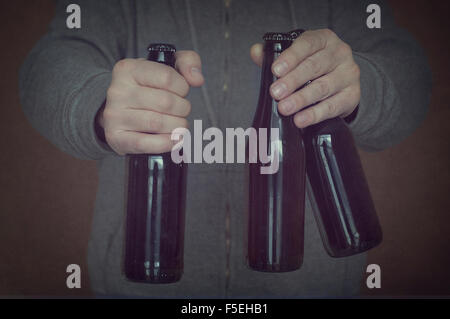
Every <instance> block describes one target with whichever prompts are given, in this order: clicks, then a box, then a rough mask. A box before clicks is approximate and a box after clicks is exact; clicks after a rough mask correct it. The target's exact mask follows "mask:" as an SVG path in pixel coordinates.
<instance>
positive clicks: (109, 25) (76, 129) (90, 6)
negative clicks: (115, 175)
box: [19, 0, 128, 159]
mask: <svg viewBox="0 0 450 319" xmlns="http://www.w3.org/2000/svg"><path fill="white" fill-rule="evenodd" d="M69 3H70V1H57V5H56V15H55V18H54V19H53V21H52V23H51V25H50V30H49V32H48V33H47V34H46V35H45V36H44V37H43V38H42V39H41V40H40V41H39V43H38V44H37V45H36V46H35V47H34V49H33V50H32V51H31V53H30V54H29V55H28V57H27V59H26V60H25V62H24V64H23V65H22V67H21V70H20V84H19V85H20V98H21V103H22V106H23V110H24V113H25V115H26V116H27V118H28V119H29V121H30V122H31V123H32V125H33V126H34V127H35V128H36V129H37V130H38V131H39V132H40V133H41V134H42V135H44V136H45V137H46V138H47V139H48V140H50V141H51V142H52V143H53V144H54V145H56V146H57V147H58V148H60V149H61V150H62V151H64V152H67V153H69V154H71V155H73V156H76V157H78V158H82V159H100V158H101V157H102V156H104V155H105V154H109V153H110V152H111V150H110V148H109V147H108V146H107V145H106V144H104V143H103V142H102V141H100V140H99V139H98V137H97V135H96V133H95V129H94V123H95V116H96V114H97V112H98V110H99V109H100V108H101V106H102V105H103V103H104V101H105V98H106V92H107V89H108V87H109V85H110V82H111V71H112V69H113V66H114V64H115V62H117V61H118V60H120V59H121V58H122V57H123V56H124V55H125V54H126V48H125V47H124V45H126V43H127V38H126V32H127V28H128V25H127V21H126V18H125V11H124V9H125V8H122V6H121V4H120V3H119V1H116V0H111V1H107V2H106V1H89V0H86V1H78V4H79V5H80V6H81V29H73V30H70V29H68V28H67V27H66V19H67V17H68V15H69V14H68V13H66V7H67V6H68V5H69Z"/></svg>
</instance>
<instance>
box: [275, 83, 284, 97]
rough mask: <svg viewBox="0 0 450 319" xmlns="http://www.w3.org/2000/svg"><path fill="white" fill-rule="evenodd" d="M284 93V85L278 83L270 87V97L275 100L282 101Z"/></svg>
mask: <svg viewBox="0 0 450 319" xmlns="http://www.w3.org/2000/svg"><path fill="white" fill-rule="evenodd" d="M286 91H287V87H286V85H285V84H284V83H278V84H277V85H275V86H274V87H272V95H273V97H274V98H276V99H282V98H283V96H284V93H286Z"/></svg>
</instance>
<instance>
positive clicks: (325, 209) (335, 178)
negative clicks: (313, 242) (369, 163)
mask: <svg viewBox="0 0 450 319" xmlns="http://www.w3.org/2000/svg"><path fill="white" fill-rule="evenodd" d="M304 136H305V148H306V167H307V169H306V171H307V175H308V179H309V184H308V193H309V194H310V196H311V197H314V198H315V201H313V210H314V213H315V217H316V221H317V223H318V227H319V230H320V233H321V236H322V240H323V243H324V246H325V249H326V250H327V252H328V254H329V255H330V256H332V257H345V256H351V255H355V254H358V253H361V252H364V251H366V250H369V249H371V248H373V247H375V246H377V245H378V244H379V243H380V242H381V240H382V233H381V227H380V224H379V222H378V217H377V214H376V212H375V207H374V204H373V201H372V198H371V195H370V191H369V187H368V185H367V181H366V178H365V176H364V170H363V167H362V165H361V161H360V158H359V155H358V151H357V150H356V146H355V142H354V140H353V135H352V133H351V131H350V129H349V128H348V126H347V124H346V123H345V121H344V120H343V119H342V118H340V117H337V118H334V119H329V120H326V121H323V122H321V123H318V124H315V125H312V126H310V127H307V128H306V129H305V130H304Z"/></svg>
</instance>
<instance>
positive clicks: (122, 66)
mask: <svg viewBox="0 0 450 319" xmlns="http://www.w3.org/2000/svg"><path fill="white" fill-rule="evenodd" d="M134 67H135V61H134V60H133V59H123V60H120V61H119V62H117V63H116V64H115V65H114V69H113V72H114V73H121V72H131V71H133V70H134Z"/></svg>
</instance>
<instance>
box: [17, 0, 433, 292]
mask: <svg viewBox="0 0 450 319" xmlns="http://www.w3.org/2000/svg"><path fill="white" fill-rule="evenodd" d="M72 2H73V1H58V3H57V10H56V15H55V18H54V19H53V21H52V23H51V26H50V29H49V32H48V33H47V34H46V35H45V36H44V37H43V38H42V39H41V40H40V41H39V43H38V44H37V45H36V47H35V48H34V49H33V50H32V52H31V53H30V54H29V56H28V58H27V59H26V61H25V63H24V64H23V66H22V68H21V71H20V93H21V102H22V105H23V109H24V112H25V114H26V116H27V117H28V119H29V120H30V122H31V123H32V125H33V126H34V127H35V128H36V129H37V130H38V131H39V132H41V134H43V135H44V136H45V137H46V138H47V139H48V140H49V141H51V142H52V143H53V144H55V145H56V146H57V147H58V148H60V149H61V150H62V151H64V152H66V153H69V154H71V155H73V156H76V157H78V158H81V159H90V160H97V161H98V174H99V185H98V192H97V198H96V204H95V214H94V218H93V223H92V233H91V238H90V242H89V249H88V264H89V275H90V280H91V284H92V288H93V290H94V292H96V293H99V294H107V295H121V296H123V295H132V296H150V297H151V296H155V297H186V296H189V297H301V296H349V295H354V294H357V293H358V292H359V288H360V285H361V279H362V278H363V275H364V273H365V270H366V260H365V254H361V255H357V256H353V257H348V258H340V259H333V258H331V257H329V256H328V255H327V254H326V252H325V250H324V248H323V246H322V242H321V239H320V236H319V233H318V229H317V227H316V224H315V221H314V218H313V213H312V211H311V202H310V200H309V199H308V200H307V204H306V212H305V213H306V221H305V254H304V264H303V266H302V268H301V269H300V270H298V271H294V272H290V273H283V274H269V273H259V272H254V271H251V270H249V269H248V268H247V267H246V266H245V251H244V243H245V235H246V232H245V229H244V225H245V210H246V197H245V193H246V184H245V167H244V165H242V164H221V165H219V164H213V165H208V164H191V165H190V166H189V175H188V192H187V211H186V239H185V270H184V275H183V278H182V280H181V281H180V282H179V283H176V284H170V285H148V284H136V283H131V282H128V281H127V280H126V279H125V278H124V276H123V274H122V257H123V255H122V254H123V249H122V248H123V243H124V236H123V235H124V221H125V202H126V195H125V194H126V193H125V189H126V180H125V173H126V158H125V157H121V156H118V155H116V154H115V153H114V152H112V150H111V149H110V148H109V147H108V146H107V145H105V144H103V143H102V142H101V141H100V140H99V139H98V137H97V135H96V133H95V130H94V119H95V115H96V113H97V112H98V110H99V108H100V107H101V106H102V104H103V102H104V100H105V97H106V91H107V88H108V86H109V84H110V81H111V70H112V68H113V66H114V64H115V63H116V62H117V61H118V60H120V59H123V58H136V57H146V47H147V45H148V44H149V43H153V42H167V43H173V44H175V45H176V46H177V48H178V49H185V50H196V51H198V53H199V54H200V55H201V57H202V60H203V72H204V75H205V78H206V85H205V87H204V88H203V89H193V90H191V92H190V94H189V97H188V98H189V100H190V101H191V102H192V105H193V111H192V114H191V115H190V117H189V120H190V121H191V124H192V123H193V120H194V119H201V120H203V126H204V128H206V127H211V126H216V127H219V128H221V129H225V128H227V127H243V128H247V127H250V126H251V120H252V117H253V114H254V112H255V107H256V104H257V98H258V90H259V76H260V70H259V69H258V67H257V66H255V65H254V64H253V63H252V61H251V60H250V57H249V48H250V46H251V44H253V43H256V42H261V36H262V35H263V34H264V33H265V32H267V31H287V30H291V29H293V28H298V27H301V28H304V29H318V28H331V29H332V30H334V31H335V32H336V33H337V34H338V36H340V37H341V38H342V39H343V40H344V41H345V42H347V43H348V44H349V45H351V47H352V48H353V51H354V58H355V60H356V62H357V63H358V65H359V66H360V68H361V86H362V98H361V103H360V105H359V111H358V113H357V116H356V118H355V119H354V120H353V122H352V123H351V124H350V128H351V130H352V132H353V134H354V136H355V139H356V141H357V144H358V145H359V147H361V148H362V149H365V150H381V149H384V148H386V147H389V146H391V145H394V144H395V143H398V142H399V141H401V140H402V139H404V138H405V137H406V136H407V135H408V134H410V133H411V132H412V131H413V130H414V129H415V128H416V127H417V126H418V125H419V124H420V122H421V121H422V120H423V119H424V117H425V114H426V108H427V104H428V101H429V93H430V87H431V76H430V72H429V69H428V66H427V64H426V61H425V59H424V55H423V53H422V50H421V49H420V48H419V47H418V46H417V44H416V43H415V42H414V40H413V39H412V38H411V36H410V35H408V34H407V33H406V32H405V31H404V30H402V29H400V28H398V27H397V26H395V24H394V22H393V18H392V16H391V14H390V12H389V8H388V6H387V4H386V3H385V2H383V1H374V0H371V1H351V0H341V1H332V0H315V1H307V0H297V1H295V0H291V1H288V0H284V1H273V0H272V1H271V0H258V1H256V0H249V1H242V0H241V1H238V0H232V1H231V6H230V7H229V9H227V7H226V6H225V3H224V1H223V0H196V1H194V0H191V1H189V0H185V1H176V0H170V1H167V0H148V1H144V0H135V1H133V0H130V1H125V0H123V1H121V0H108V1H102V0H96V1H93V0H89V1H88V0H86V1H83V0H79V1H77V3H78V4H80V5H81V10H82V16H81V17H82V28H81V29H79V30H76V29H73V30H70V29H68V28H67V27H66V18H67V16H68V14H67V13H66V7H67V5H68V4H69V3H72ZM369 3H379V4H380V5H381V8H382V16H381V17H382V28H381V29H369V28H367V26H366V18H367V16H368V13H366V7H367V5H368V4H369ZM227 10H228V14H227V13H226V12H227ZM225 32H228V35H229V37H227V38H225V37H224V34H225ZM225 84H226V86H227V89H224V86H225ZM227 219H229V221H230V238H231V245H230V248H229V249H227V244H226V232H225V224H226V220H227ZM227 273H228V275H226V274H227Z"/></svg>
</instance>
